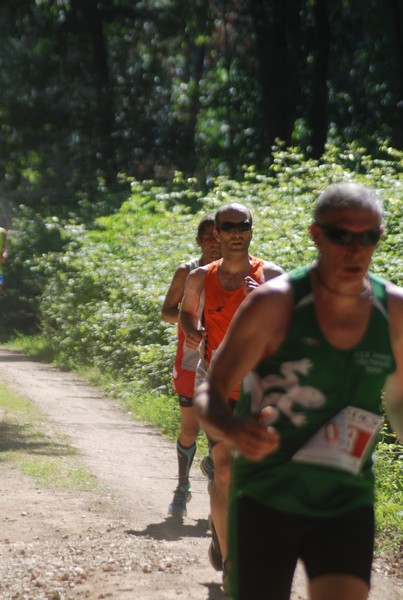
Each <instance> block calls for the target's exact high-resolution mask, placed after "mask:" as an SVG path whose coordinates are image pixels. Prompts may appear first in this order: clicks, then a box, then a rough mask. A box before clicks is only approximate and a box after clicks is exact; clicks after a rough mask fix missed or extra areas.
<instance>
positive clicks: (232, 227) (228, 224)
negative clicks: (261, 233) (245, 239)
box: [218, 220, 252, 233]
mask: <svg viewBox="0 0 403 600" xmlns="http://www.w3.org/2000/svg"><path fill="white" fill-rule="evenodd" d="M251 229H252V223H251V222H250V221H247V220H245V221H241V222H240V223H234V222H233V221H223V223H221V224H220V226H219V227H218V231H225V233H236V232H239V233H244V232H245V231H250V230H251Z"/></svg>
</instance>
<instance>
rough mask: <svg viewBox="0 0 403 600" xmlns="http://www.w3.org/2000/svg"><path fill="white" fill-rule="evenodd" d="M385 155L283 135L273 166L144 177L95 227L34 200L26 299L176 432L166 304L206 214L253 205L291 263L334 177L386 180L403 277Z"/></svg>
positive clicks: (71, 354) (302, 258)
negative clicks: (162, 180) (207, 176)
mask: <svg viewBox="0 0 403 600" xmlns="http://www.w3.org/2000/svg"><path fill="white" fill-rule="evenodd" d="M379 155H380V156H382V158H376V159H375V158H373V157H371V156H370V155H368V153H367V152H366V151H365V149H363V148H360V147H357V146H356V145H353V144H352V145H350V146H349V147H347V148H346V149H345V150H344V151H343V152H341V151H340V150H339V149H336V148H335V147H329V148H328V149H327V153H326V155H325V156H324V157H323V159H322V160H320V161H318V160H305V159H304V157H303V155H302V154H301V152H300V151H298V150H297V149H294V148H288V149H287V148H285V147H283V146H281V145H280V144H279V145H278V147H277V148H276V149H275V151H274V154H273V160H272V161H271V163H270V165H269V166H268V168H267V169H266V171H264V172H260V171H257V170H256V169H254V168H252V167H249V168H246V169H245V171H244V177H243V181H236V180H233V179H229V178H226V177H217V178H215V179H214V180H211V181H210V183H209V186H210V187H209V191H208V192H207V193H206V194H205V195H202V193H201V192H200V191H197V189H195V185H194V183H195V182H194V180H193V179H189V180H188V179H186V178H184V177H183V176H181V175H180V174H177V175H176V176H175V178H174V179H173V181H172V182H170V184H169V186H161V185H160V184H156V183H153V182H152V181H147V182H144V183H142V184H140V183H138V182H135V181H133V182H131V194H130V197H129V198H128V199H126V201H125V202H123V203H122V204H121V206H120V208H119V210H116V211H115V212H113V214H110V215H106V214H105V210H104V209H102V211H101V213H99V214H100V215H101V216H98V217H97V218H95V219H94V220H93V225H91V226H90V227H86V226H85V225H84V224H83V223H82V220H83V219H82V213H81V215H80V216H79V218H78V219H76V222H74V221H73V220H72V218H70V219H69V220H63V219H52V218H51V217H47V218H46V219H43V218H40V217H38V215H35V214H34V213H32V212H27V211H26V209H24V210H23V211H22V212H21V214H20V216H19V220H18V219H17V220H16V221H15V223H16V229H15V232H14V234H13V241H12V244H13V247H14V252H15V255H14V256H15V257H16V263H17V264H20V268H21V269H22V271H23V273H24V274H25V277H26V279H25V281H26V285H27V288H26V291H25V295H26V297H29V296H30V290H34V291H35V293H36V294H37V295H36V296H34V295H33V294H32V297H35V298H36V302H37V303H38V304H39V305H40V311H41V314H40V317H39V315H38V314H36V316H35V320H37V321H40V323H41V329H42V334H43V335H44V336H46V338H47V339H48V340H49V343H50V344H51V346H52V349H53V351H54V353H55V355H56V356H57V361H58V364H59V365H64V366H68V367H72V368H77V367H78V366H79V367H80V368H82V367H85V368H86V369H89V370H93V372H94V373H97V374H99V373H100V374H101V378H102V381H103V382H105V385H107V389H108V391H109V392H110V393H112V394H113V395H114V396H117V397H119V398H121V399H122V400H123V401H124V402H125V404H126V405H127V406H128V407H129V409H130V410H131V411H132V412H133V414H134V415H135V416H137V418H141V419H143V420H146V421H150V422H153V423H157V424H158V425H159V426H160V427H161V428H162V429H163V431H165V432H166V433H167V434H168V435H169V436H170V437H175V436H176V435H177V431H178V423H179V413H178V407H177V402H176V400H175V398H174V396H173V393H172V391H171V383H170V377H171V370H172V365H173V360H174V353H175V348H176V328H175V327H173V326H171V325H167V324H164V323H162V321H161V319H160V310H161V305H162V302H163V298H164V296H165V293H166V290H167V288H168V285H169V282H170V280H171V277H172V274H173V273H174V271H175V269H176V267H177V266H178V264H180V263H182V262H183V261H185V260H187V259H189V258H190V257H192V256H197V255H198V248H197V247H196V245H195V241H194V238H195V233H196V229H197V224H198V221H199V219H200V218H201V216H203V215H204V214H206V213H207V212H211V211H214V210H216V209H217V207H219V206H220V205H222V204H223V203H227V202H230V201H239V202H241V203H243V204H245V205H247V206H248V207H250V209H251V210H252V212H253V216H254V237H253V240H252V246H251V252H252V254H254V255H256V256H261V257H264V258H267V259H271V260H274V261H275V262H277V263H278V264H280V265H281V266H282V267H283V268H285V269H287V270H288V269H291V268H293V267H295V266H296V265H298V264H301V263H307V262H309V261H311V260H312V259H313V258H314V256H315V249H314V246H313V244H312V242H311V241H310V238H309V235H308V231H307V228H308V225H309V223H310V220H311V214H312V208H313V204H314V201H315V198H316V196H317V194H318V192H319V191H320V190H322V189H323V188H324V187H326V186H327V185H328V184H329V183H332V182H338V181H357V182H361V183H363V184H366V185H368V186H371V187H374V188H376V189H377V190H378V191H379V194H380V196H381V198H382V199H383V201H384V205H385V215H386V234H385V236H384V238H383V240H382V241H381V243H380V244H379V247H378V249H377V251H376V253H375V256H374V261H373V270H374V271H376V272H377V273H378V274H380V275H382V276H385V277H386V278H388V279H391V280H393V281H394V282H396V283H398V284H403V275H402V269H401V255H402V244H403V233H402V231H401V222H402V211H403V208H402V203H401V197H402V185H403V182H402V176H401V173H402V166H403V154H402V153H401V152H398V151H396V150H393V149H391V148H387V147H382V148H381V149H380V151H379ZM91 219H92V217H91ZM78 221H79V223H78ZM10 243H11V242H10ZM46 250H49V251H46ZM17 258H18V260H17ZM12 262H13V261H12V260H10V266H11V265H12ZM30 278H31V279H30ZM9 293H10V294H11V291H10V292H8V291H6V294H5V295H4V301H5V300H6V297H7V295H8V294H9ZM13 299H14V301H16V298H15V296H13ZM396 448H400V447H399V446H396V444H392V445H391V444H388V445H382V444H381V446H380V449H379V453H378V461H377V463H376V470H377V475H378V477H379V480H380V487H379V491H378V498H379V499H378V508H377V510H378V514H379V520H380V522H381V524H382V525H381V526H382V528H383V531H384V532H386V530H387V529H388V528H392V529H393V530H395V528H396V526H397V525H399V524H400V526H401V521H400V520H399V519H400V516H399V514H400V513H401V512H402V510H403V509H402V488H401V481H402V477H401V475H402V472H401V460H400V461H399V460H394V459H392V454H393V453H394V452H396V451H398V452H400V450H396ZM391 453H392V454H391ZM388 506H390V507H391V508H393V511H392V512H393V515H392V516H390V511H389V510H388V509H387V508H385V507H388ZM384 513H385V514H384ZM386 538H387V535H386V534H385V540H386Z"/></svg>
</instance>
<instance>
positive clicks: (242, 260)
mask: <svg viewBox="0 0 403 600" xmlns="http://www.w3.org/2000/svg"><path fill="white" fill-rule="evenodd" d="M214 232H215V235H216V238H217V240H218V241H219V242H220V243H221V250H222V258H221V259H220V260H218V261H215V262H213V263H211V264H210V265H207V266H204V267H199V268H198V269H195V270H194V271H192V272H191V273H190V274H189V276H188V278H187V280H186V284H185V290H184V295H183V299H182V303H181V309H180V324H181V326H182V329H183V331H184V334H185V337H186V343H187V344H188V346H189V347H193V348H197V347H199V346H200V351H201V359H200V361H199V364H198V370H197V374H196V383H197V384H199V383H200V382H201V381H202V379H203V378H204V377H205V375H206V372H207V369H208V366H209V364H210V361H211V360H212V358H213V356H214V352H215V351H216V350H217V348H218V346H219V344H220V342H221V340H222V339H223V337H224V335H225V332H226V331H227V328H228V326H229V324H230V322H231V319H232V317H233V316H234V314H235V312H236V310H237V308H238V306H239V305H240V304H241V303H242V301H243V300H244V299H245V298H246V296H247V294H248V293H249V292H250V291H251V290H253V289H254V288H256V287H258V286H259V285H260V284H261V283H263V282H264V281H267V280H268V279H271V278H273V277H276V276H277V275H280V274H281V273H282V269H281V268H280V267H278V266H277V265H275V264H274V263H272V262H267V261H264V260H262V259H257V258H254V257H252V256H251V255H250V254H249V246H250V243H251V240H252V214H251V212H250V210H249V209H248V208H246V207H245V206H243V205H242V204H238V203H235V202H234V203H230V204H226V205H224V206H222V207H221V208H219V209H218V211H217V212H216V215H215V230H214ZM203 294H204V298H203ZM201 305H203V314H202V327H201V326H200V322H199V311H200V306H201ZM237 394H238V390H237V389H234V390H233V392H232V394H231V397H232V398H234V399H236V398H237ZM211 446H212V457H213V463H214V480H213V484H212V486H211V494H210V510H211V521H212V522H211V530H212V542H211V544H210V548H209V558H210V562H211V564H212V566H213V567H214V568H215V569H216V570H221V569H222V568H223V566H222V564H223V559H224V562H225V558H226V556H227V504H228V487H229V477H230V453H229V450H228V447H227V446H226V445H225V444H224V443H222V442H217V443H216V442H214V441H213V440H211ZM217 538H218V539H217ZM224 579H225V573H224Z"/></svg>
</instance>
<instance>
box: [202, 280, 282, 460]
mask: <svg viewBox="0 0 403 600" xmlns="http://www.w3.org/2000/svg"><path fill="white" fill-rule="evenodd" d="M291 311H292V296H291V291H290V285H289V280H288V277H287V276H286V275H285V276H284V277H279V278H278V279H275V280H273V281H272V282H270V283H265V284H263V285H262V286H260V287H259V288H257V289H256V290H254V291H253V292H252V293H251V294H250V295H249V296H248V297H247V298H246V300H245V301H244V302H243V303H242V305H241V306H240V308H239V309H238V311H237V313H236V315H235V317H234V319H233V320H232V322H231V325H230V327H229V329H228V331H227V334H226V336H225V337H224V340H223V342H222V344H221V346H220V348H219V350H218V351H217V354H216V356H215V357H214V360H213V361H212V364H211V366H210V370H209V374H208V376H207V381H206V382H205V383H204V384H202V385H201V386H200V387H199V388H198V390H197V391H196V396H195V398H194V407H195V410H196V412H197V414H198V416H199V418H200V421H201V422H202V424H203V426H204V427H205V428H206V430H207V432H208V433H209V434H210V435H211V436H212V437H213V438H216V439H224V440H226V441H228V443H231V444H232V445H234V446H236V448H237V449H238V450H239V451H240V452H241V453H242V454H244V455H245V456H247V457H248V458H249V459H250V460H260V459H261V458H263V456H266V455H267V454H270V453H271V452H273V451H274V450H275V449H276V448H277V445H278V436H277V433H276V432H275V431H274V430H273V429H272V428H267V427H265V426H264V425H263V424H261V423H259V422H258V419H257V418H247V419H244V418H239V417H238V418H237V417H234V416H233V415H232V412H231V411H230V409H229V408H228V405H227V401H226V399H227V398H228V397H229V394H230V392H231V390H232V389H233V388H234V387H235V386H236V385H237V384H238V383H239V382H240V381H241V380H242V379H243V378H244V377H245V375H246V374H247V373H248V372H249V371H250V370H251V369H252V368H253V367H254V366H255V365H256V364H257V363H258V362H259V361H260V360H261V359H262V358H263V357H265V356H270V355H271V354H272V353H273V352H274V351H275V350H276V349H277V348H278V346H279V345H280V343H281V342H282V340H283V339H284V336H285V334H286V332H287V330H288V324H289V320H290V317H291ZM266 416H267V415H266Z"/></svg>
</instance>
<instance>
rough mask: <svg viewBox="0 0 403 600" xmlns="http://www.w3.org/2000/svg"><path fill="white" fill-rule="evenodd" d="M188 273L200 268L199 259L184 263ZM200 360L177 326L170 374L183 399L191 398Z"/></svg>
mask: <svg viewBox="0 0 403 600" xmlns="http://www.w3.org/2000/svg"><path fill="white" fill-rule="evenodd" d="M186 264H187V266H188V267H189V272H190V271H193V269H197V267H199V266H200V259H199V258H195V259H192V260H191V261H189V262H188V263H186ZM199 358H200V354H199V351H198V350H193V349H192V348H188V347H187V345H186V341H185V334H184V333H183V330H182V328H181V326H180V325H179V324H178V345H177V347H176V356H175V363H174V368H173V372H172V387H173V389H174V390H175V392H176V393H177V394H179V395H180V396H184V397H185V398H193V393H194V382H195V370H196V366H197V363H198V360H199Z"/></svg>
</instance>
